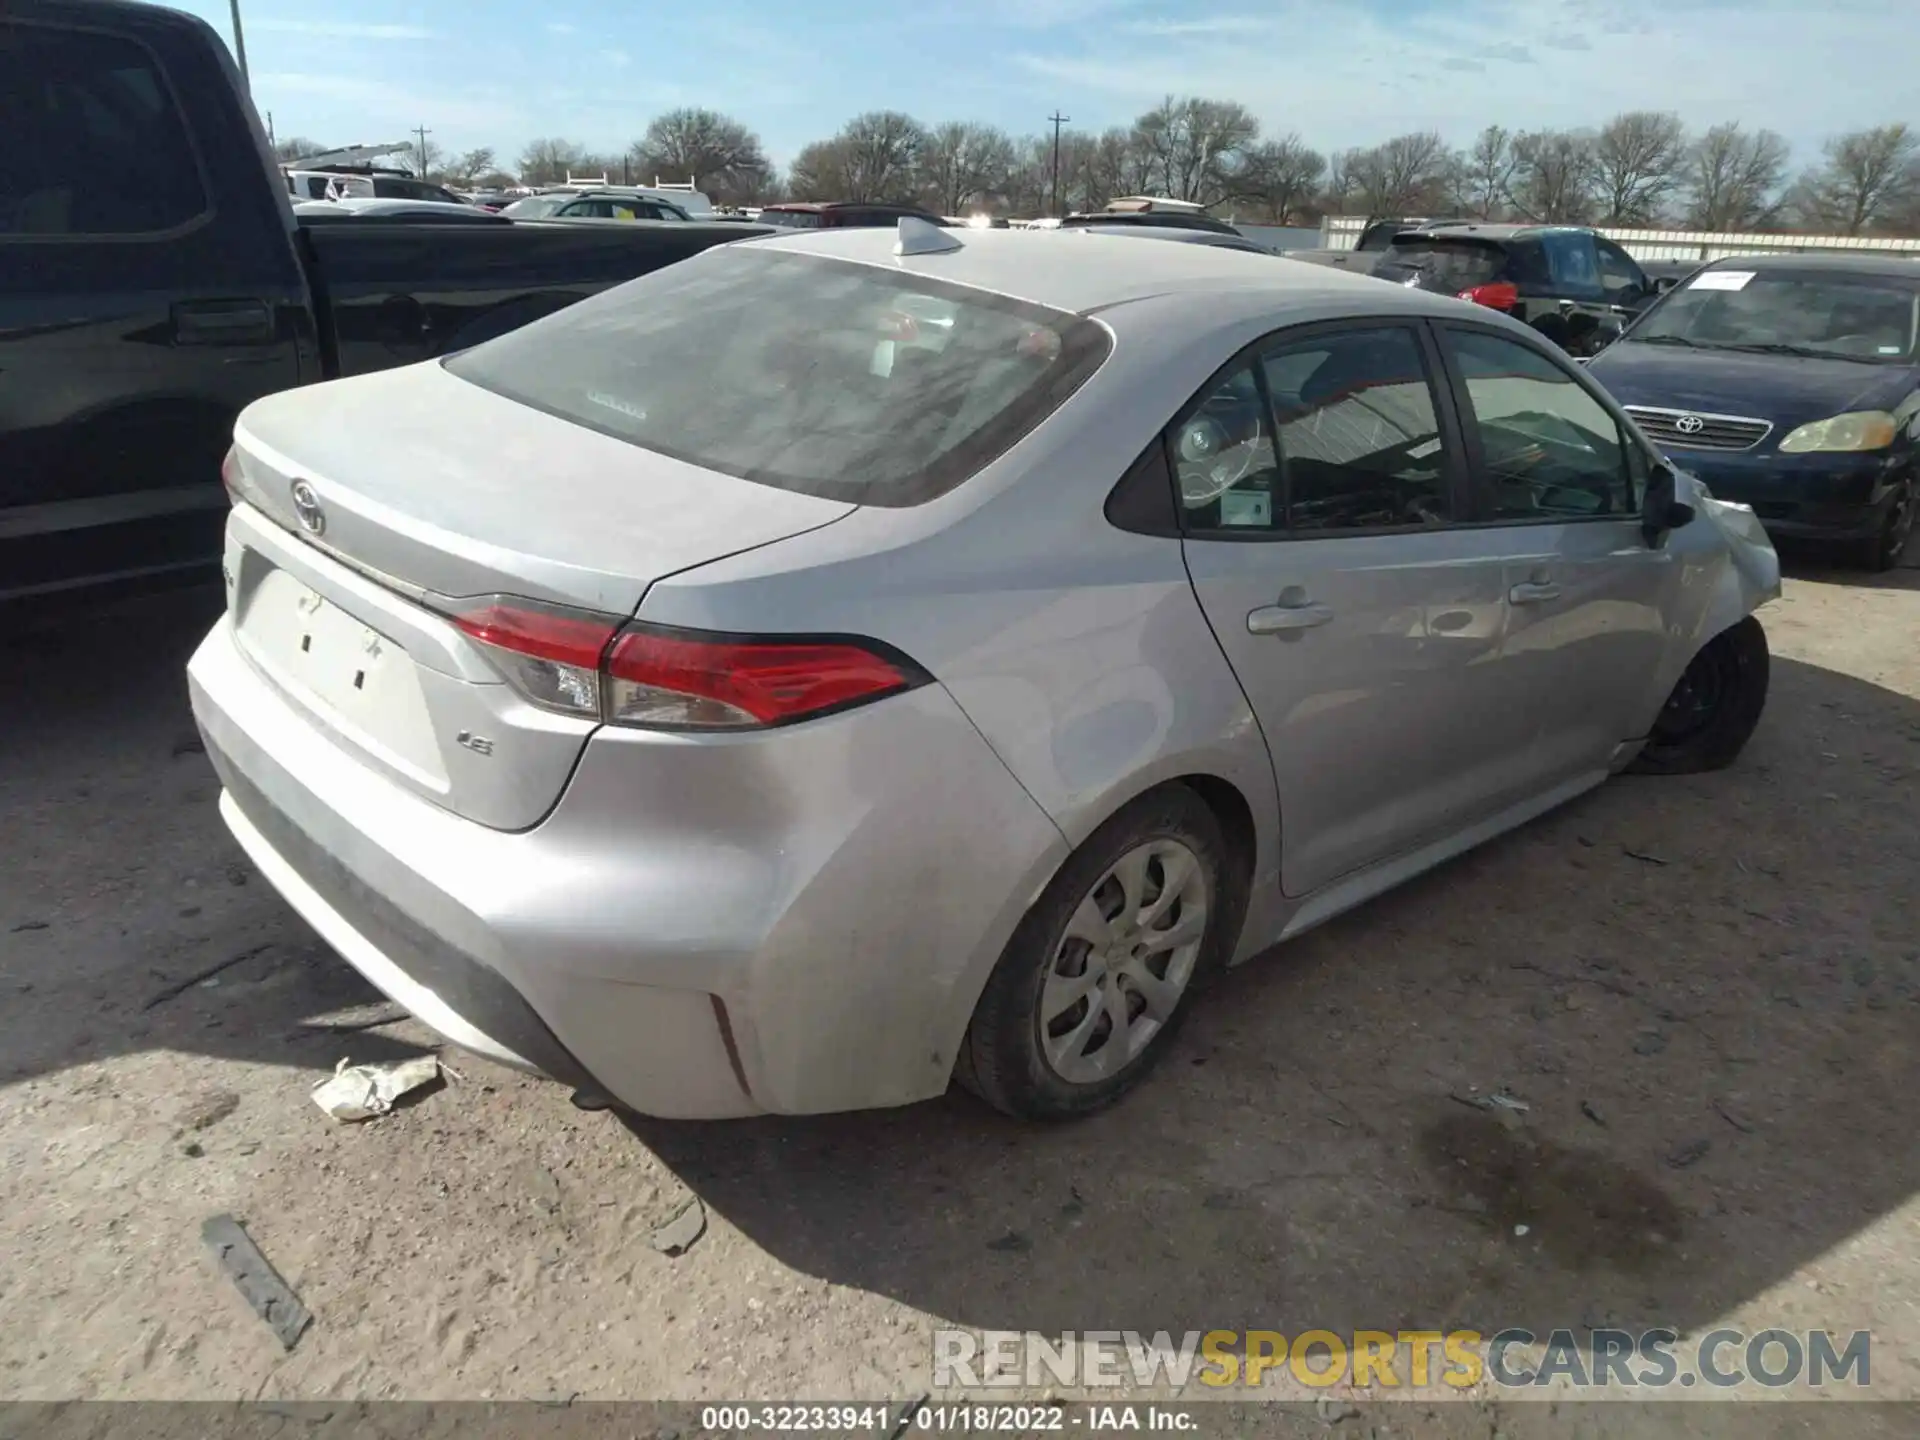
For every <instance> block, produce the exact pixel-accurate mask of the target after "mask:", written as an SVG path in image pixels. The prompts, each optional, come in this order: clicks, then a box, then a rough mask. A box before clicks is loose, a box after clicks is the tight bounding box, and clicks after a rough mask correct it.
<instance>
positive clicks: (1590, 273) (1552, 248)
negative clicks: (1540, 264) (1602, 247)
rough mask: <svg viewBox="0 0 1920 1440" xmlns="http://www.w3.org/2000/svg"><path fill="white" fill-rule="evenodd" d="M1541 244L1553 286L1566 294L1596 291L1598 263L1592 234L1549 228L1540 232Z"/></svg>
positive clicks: (1598, 282)
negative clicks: (1541, 233)
mask: <svg viewBox="0 0 1920 1440" xmlns="http://www.w3.org/2000/svg"><path fill="white" fill-rule="evenodd" d="M1540 246H1541V248H1542V249H1543V250H1545V251H1546V254H1547V271H1548V273H1549V274H1550V275H1551V276H1552V278H1553V283H1554V284H1555V285H1556V286H1558V287H1559V288H1560V289H1562V290H1565V291H1567V292H1568V293H1569V294H1597V293H1599V290H1600V263H1599V260H1598V259H1597V258H1596V256H1595V255H1594V250H1593V237H1592V236H1591V235H1589V234H1587V233H1586V232H1585V231H1584V230H1549V231H1547V232H1546V233H1544V234H1543V235H1541V237H1540Z"/></svg>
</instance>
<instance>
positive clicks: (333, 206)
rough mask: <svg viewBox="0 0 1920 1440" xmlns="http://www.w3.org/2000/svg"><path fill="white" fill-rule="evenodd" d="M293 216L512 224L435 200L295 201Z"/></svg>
mask: <svg viewBox="0 0 1920 1440" xmlns="http://www.w3.org/2000/svg"><path fill="white" fill-rule="evenodd" d="M293 216H294V219H296V220H298V221H300V223H301V224H303V225H316V224H317V225H344V224H348V223H350V222H353V221H357V220H404V221H406V222H408V223H409V224H419V225H508V224H511V223H512V222H511V221H510V220H508V219H507V218H506V217H505V216H504V215H496V214H494V213H493V212H492V211H491V210H482V209H481V208H480V207H479V206H477V205H448V204H445V203H443V202H441V201H439V200H367V199H351V198H350V199H346V200H296V201H295V202H294V204H293Z"/></svg>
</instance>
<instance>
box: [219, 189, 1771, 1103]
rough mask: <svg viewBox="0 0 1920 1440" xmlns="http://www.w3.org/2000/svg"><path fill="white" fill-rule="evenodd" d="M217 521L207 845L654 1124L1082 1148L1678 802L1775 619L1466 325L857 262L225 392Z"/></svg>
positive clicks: (1709, 509) (1525, 343)
mask: <svg viewBox="0 0 1920 1440" xmlns="http://www.w3.org/2000/svg"><path fill="white" fill-rule="evenodd" d="M1049 240H1051V242H1052V243H1049ZM226 474H227V482H228V486H229V489H230V490H231V492H232V496H233V501H234V506H233V512H232V517H231V522H230V526H229V530H228V540H227V550H226V559H225V571H226V585H227V613H226V615H225V617H224V618H223V619H222V620H221V621H220V622H219V624H218V625H217V626H216V627H215V628H214V630H213V632H212V633H211V634H210V635H208V637H207V638H206V641H205V643H204V644H203V645H202V646H201V647H200V649H199V652H198V653H197V654H196V655H195V656H194V658H193V661H192V665H191V672H190V674H191V684H192V694H193V706H194V711H195V714H196V715H197V716H198V719H199V724H200V727H201V730H202V732H203V734H204V736H205V740H206V745H207V751H208V753H209V755H210V756H211V757H212V759H213V762H214V764H215V766H216V767H217V768H218V771H219V774H220V779H221V781H222V783H223V785H224V787H225V794H224V796H223V798H222V801H221V810H222V813H223V815H224V816H225V819H226V822H227V823H228V824H229V825H230V826H231V827H232V829H233V832H234V834H235V835H236V836H237V837H238V838H239V841H240V843H241V844H242V845H243V846H244V847H245V848H246V850H247V852H248V853H249V855H251V856H252V858H253V860H254V862H255V863H256V864H257V865H258V866H259V867H260V869H261V871H262V872H263V873H264V874H265V875H266V876H267V877H268V879H270V880H271V881H272V883H273V884H274V885H275V886H277V887H278V888H279V890H280V892H281V893H282V894H283V895H284V896H285V897H286V898H287V900H288V901H289V902H290V903H291V904H292V905H293V907H294V908H295V909H296V910H298V911H299V912H300V914H301V915H303V916H304V917H305V918H306V919H307V921H308V922H309V923H310V924H311V925H312V926H313V927H314V929H315V930H317V931H318V932H319V933H320V934H321V935H322V936H323V937H325V939H326V940H327V941H328V942H329V943H330V944H332V945H333V946H334V948H336V949H337V950H338V951H339V952H340V953H341V954H342V955H343V956H345V957H346V958H347V960H348V961H350V962H351V963H352V964H353V965H354V966H355V967H357V968H358V969H359V970H360V971H361V972H362V973H363V974H364V975H365V976H366V977H367V978H368V979H369V980H371V981H372V982H373V983H374V984H375V985H377V986H379V987H380V989H382V990H383V991H385V992H386V993H387V994H388V995H390V996H392V997H393V998H394V999H395V1000H397V1001H399V1002H400V1003H401V1004H403V1005H405V1006H406V1007H407V1008H409V1009H410V1010H411V1011H412V1012H413V1013H414V1014H415V1015H417V1016H419V1017H420V1018H421V1019H422V1020H423V1021H425V1022H426V1023H427V1024H428V1025H430V1026H432V1027H434V1028H435V1029H437V1030H439V1031H440V1032H441V1033H442V1034H443V1035H445V1036H446V1037H448V1038H449V1039H450V1040H452V1041H454V1042H456V1043H458V1044H460V1045H463V1046H466V1047H468V1048H470V1049H472V1050H475V1051H478V1052H480V1053H482V1054H485V1055H489V1056H492V1057H494V1058H496V1059H499V1060H502V1061H505V1062H508V1063H511V1064H515V1065H521V1066H525V1067H528V1068H531V1069H535V1070H538V1071H543V1072H545V1073H547V1074H550V1075H552V1076H555V1077H557V1078H559V1079H560V1080H562V1081H564V1082H566V1083H567V1084H569V1085H572V1086H574V1087H576V1088H577V1089H578V1090H579V1091H581V1092H584V1097H585V1098H586V1099H587V1100H590V1101H599V1102H603V1103H617V1104H620V1105H624V1106H628V1107H631V1108H633V1109H635V1110H638V1111H642V1112H646V1113H650V1114H654V1115H660V1116H683V1117H691V1116H705V1117H716V1116H731V1115H747V1114H754V1113H764V1112H773V1113H782V1114H793V1113H801V1112H811V1111H826V1110H840V1109H850V1108H857V1107H862V1106H879V1105H899V1104H904V1103H906V1102H909V1101H914V1100H919V1099H922V1098H925V1097H927V1096H932V1095H937V1094H939V1093H940V1092H941V1091H942V1090H944V1089H945V1088H946V1086H947V1085H948V1083H949V1082H950V1081H951V1080H952V1079H954V1078H956V1077H957V1078H959V1079H960V1080H961V1081H962V1082H963V1083H964V1084H966V1085H968V1086H969V1087H971V1088H972V1089H974V1090H975V1091H977V1092H978V1093H979V1094H980V1095H981V1096H983V1097H984V1098H985V1099H986V1100H988V1101H989V1102H991V1103H992V1104H994V1105H996V1106H998V1107H1000V1108H1002V1109H1004V1110H1006V1111H1009V1112H1012V1113H1014V1114H1018V1115H1024V1116H1035V1117H1058V1116H1068V1115H1074V1114H1079V1113H1082V1112H1086V1111H1089V1110H1092V1109H1094V1108H1096V1107H1098V1106H1100V1105H1103V1104H1105V1103H1107V1102H1108V1101H1110V1100H1112V1099H1113V1098H1114V1097H1115V1096H1116V1095H1118V1094H1119V1093H1120V1092H1122V1091H1123V1090H1125V1089H1126V1088H1127V1087H1128V1086H1129V1085H1131V1084H1132V1083H1133V1082H1135V1081H1136V1080H1138V1079H1139V1078H1140V1077H1141V1076H1142V1074H1144V1073H1145V1072H1146V1071H1147V1070H1148V1069H1149V1068H1150V1067H1151V1066H1152V1065H1153V1064H1154V1062H1155V1061H1156V1060H1157V1059H1158V1058H1159V1057H1160V1056H1161V1054H1162V1053H1164V1051H1165V1050H1166V1048H1167V1045H1168V1041H1169V1039H1170V1037H1171V1035H1172V1034H1173V1031H1174V1028H1175V1027H1176V1025H1177V1024H1178V1023H1179V1022H1180V1021H1181V1020H1182V1018H1183V1017H1184V1016H1185V1015H1186V1013H1187V1012H1188V1011H1189V1010H1191V1009H1192V1008H1193V1003H1194V997H1195V995H1196V993H1197V992H1198V991H1200V990H1201V988H1202V987H1203V985H1204V983H1205V982H1206V981H1207V980H1208V979H1209V978H1210V976H1212V975H1213V974H1215V973H1216V972H1218V971H1220V970H1221V969H1222V968H1224V967H1225V966H1227V965H1229V964H1232V963H1233V962H1235V961H1238V960H1241V959H1244V958H1246V957H1248V956H1250V955H1253V954H1255V953H1257V952H1259V951H1261V950H1264V949H1266V948H1267V947H1269V946H1271V945H1272V944H1273V943H1274V942H1276V941H1279V940H1283V939H1285V938H1287V937H1289V936H1291V935H1294V934H1297V933H1299V932H1300V931H1302V930H1305V929H1307V928H1308V927H1310V926H1312V925H1315V924H1317V923H1319V922H1320V921H1323V920H1325V919H1327V918H1328V917H1329V916H1331V915H1334V914H1335V913H1337V912H1339V911H1342V910H1345V909H1347V908H1348V907H1350V906H1352V905H1355V904H1357V903H1359V902H1361V901H1363V900H1365V899H1366V898H1368V897H1369V896H1372V895H1374V894H1377V893H1378V892H1380V891H1382V890H1385V889H1387V888H1388V887H1389V886H1392V885H1394V884H1397V883H1398V882H1400V881H1402V880H1404V879H1406V878H1407V877H1409V876H1411V875H1414V874H1416V873H1418V872H1419V871H1422V870H1425V869H1427V868H1428V867H1429V866H1432V865H1434V864H1436V863H1438V862H1440V861H1442V860H1444V859H1446V858H1448V857H1449V856H1452V855H1455V854H1457V853H1459V852H1460V851H1462V850H1465V849H1467V848H1468V847H1470V846H1472V845H1475V844H1478V843H1479V842H1480V841H1483V840H1485V839H1487V838H1489V837H1491V836H1494V835H1497V834H1499V833H1500V832H1501V831H1504V830H1507V829H1509V828H1511V827H1513V826H1515V825H1519V824H1521V823H1523V822H1524V821H1526V820H1528V819H1529V818H1531V817H1533V816H1535V815H1538V814H1540V813H1541V812H1543V811H1545V810H1547V809H1549V808H1551V807H1552V806H1555V805H1558V804H1559V803H1561V802H1562V801H1565V800H1567V799H1569V798H1571V797H1573V796H1575V795H1578V794H1579V793H1580V792H1582V791H1584V790H1586V789H1588V788H1590V787H1592V786H1595V785H1598V784H1599V783H1600V782H1601V781H1603V780H1604V779H1606V778H1607V776H1608V775H1609V774H1611V773H1613V772H1615V771H1619V770H1622V769H1625V768H1628V767H1630V766H1631V767H1637V768H1639V769H1642V770H1648V771H1654V772H1672V771H1684V770H1697V769H1705V768H1710V767H1715V766H1720V765H1725V764H1727V763H1729V762H1730V761H1731V760H1732V759H1733V758H1734V756H1735V755H1736V754H1737V753H1738V752H1739V750H1740V748H1741V746H1742V745H1743V744H1744V743H1745V741H1746V739H1747V737H1748V736H1749V735H1750V734H1751V732H1752V731H1753V729H1754V726H1755V724H1756V723H1757V722H1758V720H1759V717H1760V712H1761V708H1762V706H1763V705H1764V703H1765V699H1766V687H1767V647H1766V641H1765V638H1764V636H1763V634H1762V632H1761V630H1760V627H1759V625H1758V623H1757V622H1756V621H1755V620H1754V619H1753V618H1752V612H1753V611H1754V609H1755V608H1756V607H1757V606H1759V605H1760V604H1762V603H1764V602H1765V601H1766V600H1768V599H1770V598H1772V597H1773V596H1775V595H1776V594H1777V593H1778V589H1779V570H1778V565H1777V562H1776V560H1775V557H1774V554H1773V552H1772V550H1771V549H1770V548H1769V547H1768V545H1767V542H1766V539H1765V537H1764V535H1763V533H1762V532H1761V530H1760V528H1759V526H1758V525H1757V524H1756V522H1755V521H1754V518H1753V515H1752V513H1751V512H1750V511H1748V510H1746V509H1744V508H1742V507H1739V506H1733V505H1726V504H1722V503H1719V502H1716V501H1714V500H1713V499H1712V497H1711V496H1709V495H1708V494H1707V493H1706V492H1705V491H1704V490H1703V489H1701V488H1700V487H1699V486H1698V485H1697V484H1696V483H1695V482H1694V481H1693V480H1692V479H1690V478H1689V477H1688V476H1686V475H1684V474H1679V473H1676V472H1675V471H1674V470H1673V469H1671V468H1670V467H1669V466H1668V465H1667V463H1666V462H1664V461H1663V460H1662V459H1661V457H1660V456H1659V454H1658V453H1657V452H1656V451H1654V450H1653V449H1652V448H1651V447H1650V446H1649V445H1648V443H1647V441H1646V440H1645V438H1644V437H1643V436H1642V435H1641V434H1640V433H1639V432H1638V431H1637V430H1636V429H1635V428H1634V426H1633V424H1632V423H1631V422H1630V421H1629V420H1628V419H1627V418H1626V417H1625V415H1624V414H1623V413H1622V411H1621V410H1620V407H1619V406H1617V405H1616V404H1614V402H1613V401H1612V400H1611V399H1609V398H1608V397H1607V395H1606V394H1605V392H1604V391H1602V390H1601V389H1599V388H1598V387H1597V386H1596V385H1595V384H1594V383H1593V382H1592V381H1591V380H1589V379H1588V378H1587V377H1586V376H1585V375H1584V374H1583V373H1582V372H1581V371H1580V370H1579V369H1578V368H1577V367H1575V366H1574V365H1572V364H1571V363H1570V362H1569V361H1568V360H1567V359H1566V358H1565V357H1564V356H1562V355H1560V354H1559V353H1558V352H1556V351H1555V350H1554V349H1553V348H1552V347H1551V346H1550V345H1548V344H1547V343H1546V342H1545V341H1543V340H1541V339H1540V338H1539V337H1538V336H1537V335H1535V334H1534V333H1533V332H1532V331H1530V330H1528V329H1526V328H1524V327H1523V326H1521V325H1519V324H1516V323H1514V322H1512V321H1509V320H1507V319H1506V318H1504V317H1502V316H1499V315H1497V314H1495V313H1493V312H1491V311H1489V310H1486V309H1484V308H1479V307H1475V306H1471V305H1466V304H1463V303H1461V302H1459V301H1456V300H1452V299H1449V298H1446V297H1441V296H1433V295H1427V294H1423V293H1420V292H1418V291H1413V290H1407V289H1402V288H1398V287H1393V286H1387V285H1382V284H1380V283H1379V282H1378V281H1377V280H1371V279H1367V278H1364V277H1359V276H1349V275H1345V274H1342V273H1340V272H1338V271H1334V270H1328V269H1324V268H1320V267H1316V266H1309V265H1275V264H1274V263H1273V261H1272V258H1271V257H1269V256H1261V255H1246V254H1240V253H1236V252H1234V251H1230V250H1223V249H1218V248H1214V247H1209V246H1200V245H1147V244H1120V243H1110V244H1091V243H1089V244H1077V245H1069V244H1063V243H1060V242H1059V241H1058V239H1057V237H1038V236H1032V235H1026V234H1022V233H1020V232H1009V231H963V230H939V229H936V228H934V227H931V226H926V225H923V224H920V223H917V222H913V221H908V222H906V223H905V224H904V225H903V227H902V229H901V230H900V231H899V232H898V233H896V232H892V231H879V230H848V231H839V232H824V233H819V234H810V235H807V236H796V237H793V238H790V239H777V240H760V241H754V242H752V243H749V244H739V245H731V246H726V247H721V248H718V249H715V250H711V251H709V252H707V253H705V254H703V255H700V256H698V257H696V258H694V259H692V260H688V261H686V262H684V263H683V264H679V265H675V266H673V267H671V268H670V269H666V270H662V271H659V272H657V273H655V274H653V275H649V276H646V277H644V278H643V279H640V280H636V281H634V282H633V283H631V284H628V285H625V286H622V287H620V288H619V289H617V290H613V291H610V292H607V293H606V294H603V295H601V296H599V297H597V298H595V299H592V300H589V301H587V302H585V303H583V304H580V305H578V306H576V307H574V308H572V309H569V310H567V311H565V312H563V313H561V314H558V315H556V316H554V317H552V318H551V319H547V320H543V321H540V322H538V323H536V324H533V325H530V326H528V327H526V328H525V329H522V330H519V331H516V332H514V333H512V334H510V335H506V336H503V337H501V338H499V339H496V340H493V341H490V342H488V343H487V344H484V345H481V346H479V347H477V348H475V349H471V350H467V351H465V352H463V353H461V354H458V355H454V356H452V357H450V358H447V359H444V360H441V361H435V362H431V363H426V364H419V365H414V366H412V367H410V368H406V369H401V370H396V371H390V372H387V373H385V374H381V375H374V376H370V377H366V378H363V379H354V380H345V381H341V382H338V383H335V384H329V385H321V386H317V387H315V388H312V389H306V390H300V391H295V392H292V393H288V394H284V395H278V396H274V397H272V398H270V399H266V400H262V401H260V402H258V403H257V404H255V405H253V406H252V407H251V408H249V409H248V410H247V411H246V413H245V414H244V415H243V416H242V417H241V419H240V422H239V425H238V428H237V432H236V439H235V445H234V449H233V453H232V455H231V457H230V459H229V462H228V465H227V471H226ZM1363 959H1364V957H1363Z"/></svg>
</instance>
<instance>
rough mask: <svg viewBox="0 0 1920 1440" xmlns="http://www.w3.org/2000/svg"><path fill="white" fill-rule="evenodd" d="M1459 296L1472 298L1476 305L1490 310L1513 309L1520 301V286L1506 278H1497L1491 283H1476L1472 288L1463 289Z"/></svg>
mask: <svg viewBox="0 0 1920 1440" xmlns="http://www.w3.org/2000/svg"><path fill="white" fill-rule="evenodd" d="M1457 298H1459V299H1461V300H1471V301H1472V302H1473V303H1474V304H1475V305H1484V306H1486V307H1487V308H1488V309H1489V310H1511V309H1513V307H1514V306H1516V305H1518V304H1519V303H1520V287H1519V286H1518V285H1514V284H1512V283H1510V282H1509V281H1506V280H1496V281H1494V282H1493V283H1492V284H1491V285H1475V286H1474V287H1473V288H1472V289H1471V290H1462V291H1461V292H1460V294H1459V296H1458V297H1457Z"/></svg>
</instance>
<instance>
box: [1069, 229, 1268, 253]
mask: <svg viewBox="0 0 1920 1440" xmlns="http://www.w3.org/2000/svg"><path fill="white" fill-rule="evenodd" d="M1054 233H1056V234H1061V235H1097V236H1101V237H1107V236H1121V237H1133V238H1136V239H1141V240H1171V241H1174V242H1175V243H1177V244H1184V245H1212V246H1214V247H1216V248H1218V249H1221V250H1248V251H1251V252H1252V253H1253V254H1255V255H1272V254H1273V253H1274V252H1273V251H1271V250H1269V249H1267V247H1266V246H1264V245H1256V244H1254V243H1253V241H1251V240H1249V239H1247V237H1246V236H1244V235H1242V234H1240V233H1239V232H1238V231H1237V230H1231V229H1229V230H1227V231H1225V232H1222V231H1219V230H1211V229H1202V228H1199V227H1189V226H1182V225H1133V224H1128V223H1124V222H1123V223H1121V224H1118V225H1103V224H1092V225H1073V226H1062V227H1061V228H1060V229H1059V230H1057V231H1055V232H1054Z"/></svg>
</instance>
